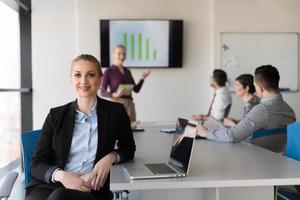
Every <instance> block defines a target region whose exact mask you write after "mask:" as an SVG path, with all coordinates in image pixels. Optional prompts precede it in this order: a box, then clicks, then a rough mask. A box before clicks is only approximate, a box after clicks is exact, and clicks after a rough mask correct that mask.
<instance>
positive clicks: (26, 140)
mask: <svg viewBox="0 0 300 200" xmlns="http://www.w3.org/2000/svg"><path fill="white" fill-rule="evenodd" d="M40 134H41V130H35V131H30V132H26V133H23V134H22V136H21V140H22V149H23V163H24V174H25V188H27V187H28V186H30V184H31V182H32V181H34V180H35V178H34V177H32V175H31V172H30V167H31V166H30V165H31V158H32V156H33V153H34V151H35V149H36V146H37V143H38V141H39V137H40ZM128 193H129V192H128V191H115V192H113V198H114V199H127V197H128Z"/></svg>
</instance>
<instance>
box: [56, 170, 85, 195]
mask: <svg viewBox="0 0 300 200" xmlns="http://www.w3.org/2000/svg"><path fill="white" fill-rule="evenodd" d="M54 180H55V181H57V182H61V183H62V184H63V185H64V186H65V188H68V189H73V190H80V191H83V192H90V191H91V189H90V184H89V183H88V182H85V181H84V180H82V179H81V178H80V173H74V172H66V171H62V170H59V171H57V172H56V173H55V175H54Z"/></svg>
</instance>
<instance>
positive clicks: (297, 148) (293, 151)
mask: <svg viewBox="0 0 300 200" xmlns="http://www.w3.org/2000/svg"><path fill="white" fill-rule="evenodd" d="M285 154H286V156H287V157H289V158H293V159H296V160H299V161H300V122H295V123H293V124H290V125H288V127H287V144H286V152H285Z"/></svg>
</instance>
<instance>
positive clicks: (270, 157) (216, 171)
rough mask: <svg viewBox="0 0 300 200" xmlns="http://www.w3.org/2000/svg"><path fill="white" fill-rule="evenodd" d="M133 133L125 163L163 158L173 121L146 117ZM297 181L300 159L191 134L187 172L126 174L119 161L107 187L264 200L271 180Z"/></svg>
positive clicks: (216, 199) (162, 195) (155, 195)
mask: <svg viewBox="0 0 300 200" xmlns="http://www.w3.org/2000/svg"><path fill="white" fill-rule="evenodd" d="M141 126H142V127H143V128H144V129H145V131H143V132H136V133H134V139H135V142H136V154H135V158H134V160H133V161H130V162H128V163H126V165H133V166H134V165H137V164H140V163H157V162H166V163H167V162H168V158H169V154H170V151H171V141H172V139H173V135H172V134H167V133H162V132H160V129H161V128H168V127H174V126H175V125H174V124H172V123H169V122H168V123H162V122H148V123H143V124H142V125H141ZM297 184H300V162H298V161H296V160H293V159H289V158H286V157H285V156H283V155H280V154H277V153H274V152H271V151H269V150H266V149H263V148H261V147H258V146H255V145H252V144H249V143H220V142H213V141H208V140H203V139H200V140H196V141H195V144H194V149H193V153H192V160H191V166H190V169H189V173H188V175H187V176H186V177H183V178H163V179H147V180H146V179H144V180H130V178H129V177H128V175H127V174H126V172H125V170H124V167H123V165H115V166H113V168H112V170H111V190H112V191H118V190H129V191H130V199H143V200H145V199H146V200H148V199H189V200H190V199H200V200H202V199H203V200H204V199H207V200H229V199H230V200H232V199H238V200H248V199H249V200H250V199H251V200H252V199H255V200H259V199H263V200H268V199H270V200H271V199H274V197H273V194H274V186H279V185H297Z"/></svg>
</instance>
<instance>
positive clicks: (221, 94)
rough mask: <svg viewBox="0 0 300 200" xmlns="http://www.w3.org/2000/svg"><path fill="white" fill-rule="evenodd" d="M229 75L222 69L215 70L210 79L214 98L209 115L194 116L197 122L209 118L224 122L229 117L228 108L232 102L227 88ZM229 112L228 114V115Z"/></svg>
mask: <svg viewBox="0 0 300 200" xmlns="http://www.w3.org/2000/svg"><path fill="white" fill-rule="evenodd" d="M226 82H227V74H226V72H225V71H223V70H221V69H215V70H214V71H213V74H212V76H211V77H210V86H211V87H212V88H213V89H214V96H213V98H212V101H211V103H210V106H209V109H208V113H207V114H206V115H204V114H193V116H192V117H193V119H194V120H197V121H203V120H204V121H206V120H207V119H208V118H209V117H213V118H215V119H216V120H220V121H221V120H223V119H224V117H227V116H226V115H228V110H227V109H228V106H230V105H231V103H232V100H231V96H230V92H229V90H228V88H227V87H226ZM226 112H227V113H226Z"/></svg>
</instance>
